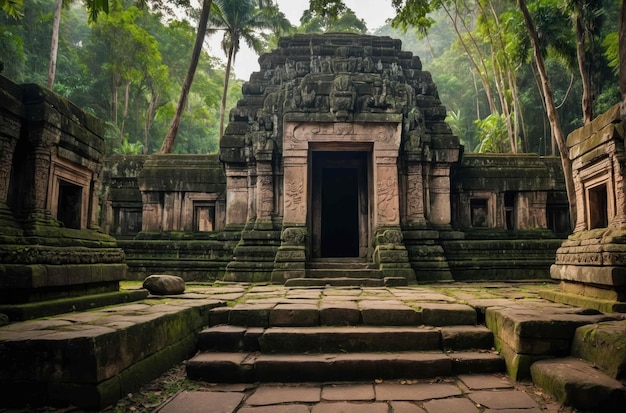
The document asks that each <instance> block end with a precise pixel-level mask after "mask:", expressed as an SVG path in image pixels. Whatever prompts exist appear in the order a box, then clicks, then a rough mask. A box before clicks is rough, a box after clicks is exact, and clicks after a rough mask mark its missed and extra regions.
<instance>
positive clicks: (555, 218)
mask: <svg viewBox="0 0 626 413" xmlns="http://www.w3.org/2000/svg"><path fill="white" fill-rule="evenodd" d="M546 215H547V216H546V221H547V224H548V228H549V229H550V230H552V232H554V233H555V234H567V233H569V232H570V221H569V204H568V202H567V197H565V196H564V195H557V194H555V193H552V192H550V193H548V199H547V203H546Z"/></svg>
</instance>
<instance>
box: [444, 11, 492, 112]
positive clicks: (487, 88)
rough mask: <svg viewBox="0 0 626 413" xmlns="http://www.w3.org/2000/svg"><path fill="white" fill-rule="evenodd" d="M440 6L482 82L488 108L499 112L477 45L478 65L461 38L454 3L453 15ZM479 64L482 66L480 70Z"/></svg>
mask: <svg viewBox="0 0 626 413" xmlns="http://www.w3.org/2000/svg"><path fill="white" fill-rule="evenodd" d="M442 8H443V10H444V11H445V13H446V14H447V15H448V18H449V19H450V21H451V22H452V26H453V27H454V31H455V32H456V37H457V40H458V41H459V43H461V46H462V47H463V50H465V54H466V55H467V57H468V58H469V60H470V62H471V63H472V65H473V66H474V68H475V69H476V73H477V74H478V77H479V78H480V81H481V83H482V84H483V89H485V94H486V95H487V102H488V103H489V109H490V111H491V113H500V111H499V110H498V107H497V106H496V101H495V98H494V97H493V93H492V91H491V82H490V81H489V78H488V77H487V68H486V67H485V62H484V58H483V56H482V53H480V49H478V46H476V48H477V49H478V56H479V57H480V59H481V62H480V63H481V65H479V64H478V62H477V61H476V59H475V58H474V55H472V53H471V51H470V49H469V45H468V44H467V42H466V41H465V39H464V38H463V35H462V33H461V30H460V29H459V24H458V21H457V19H458V10H457V9H456V5H455V11H456V12H457V13H455V15H454V16H452V13H451V12H450V10H449V9H448V8H447V7H446V6H445V4H443V3H442ZM465 30H466V32H468V33H469V30H468V29H467V27H465ZM474 45H476V43H475V42H474ZM480 66H482V70H481V67H480ZM479 119H480V118H479Z"/></svg>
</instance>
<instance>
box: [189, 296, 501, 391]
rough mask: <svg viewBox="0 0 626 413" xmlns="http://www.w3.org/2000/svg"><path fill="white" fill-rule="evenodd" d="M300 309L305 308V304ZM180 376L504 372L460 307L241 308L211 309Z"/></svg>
mask: <svg viewBox="0 0 626 413" xmlns="http://www.w3.org/2000/svg"><path fill="white" fill-rule="evenodd" d="M305 301H306V300H305ZM209 321H210V324H211V327H209V328H207V329H205V330H203V331H202V332H201V333H200V334H199V338H198V348H199V350H200V352H199V353H198V354H197V355H196V356H195V357H193V358H192V359H190V360H189V361H188V362H187V375H188V377H189V378H190V379H193V380H207V381H210V382H300V381H322V382H323V381H343V380H373V379H393V378H396V379H401V378H416V379H417V378H432V377H438V376H451V375H456V374H473V373H476V374H478V373H480V374H485V373H495V372H504V370H505V363H504V359H503V358H502V357H500V356H499V355H498V354H496V353H495V352H494V351H492V347H493V345H494V337H493V334H492V332H491V331H490V330H488V329H487V328H486V327H484V326H479V325H476V311H475V310H474V309H473V308H471V307H469V306H465V305H461V304H444V303H421V304H420V305H419V306H416V307H415V308H413V307H411V306H408V305H406V304H404V303H402V302H399V301H395V300H361V301H360V302H358V303H356V302H352V301H349V300H348V301H344V302H337V303H322V304H319V305H315V304H312V303H274V304H254V303H241V304H237V305H235V306H234V307H224V308H221V309H216V310H215V311H213V312H212V313H211V314H210V316H209Z"/></svg>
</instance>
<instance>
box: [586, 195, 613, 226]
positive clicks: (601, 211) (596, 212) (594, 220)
mask: <svg viewBox="0 0 626 413" xmlns="http://www.w3.org/2000/svg"><path fill="white" fill-rule="evenodd" d="M588 196H589V229H594V228H606V227H608V226H609V213H608V202H607V191H606V184H604V185H598V186H595V187H593V188H589V191H588Z"/></svg>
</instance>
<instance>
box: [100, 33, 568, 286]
mask: <svg viewBox="0 0 626 413" xmlns="http://www.w3.org/2000/svg"><path fill="white" fill-rule="evenodd" d="M259 62H260V66H261V69H260V71H258V72H256V73H253V74H252V76H251V78H250V81H249V82H248V83H245V84H244V86H243V98H242V99H241V100H240V101H239V102H238V104H237V107H236V108H234V109H233V110H232V111H231V113H230V122H229V125H228V127H227V129H226V132H225V135H224V138H223V140H222V142H221V148H220V155H219V160H218V159H217V158H216V157H213V156H204V157H203V156H196V155H193V156H191V155H189V156H182V155H167V156H161V155H157V156H151V157H149V158H147V159H144V158H143V157H113V158H112V159H111V160H110V162H109V168H108V170H107V182H109V185H107V187H108V190H107V193H106V194H105V202H104V204H103V216H104V217H105V221H106V223H105V224H104V225H105V228H107V229H108V230H109V231H110V232H111V233H112V234H114V235H115V236H116V237H118V239H119V242H120V246H122V247H123V248H124V250H125V252H126V254H127V262H128V264H129V267H130V272H131V276H133V277H137V278H141V277H145V276H146V275H149V274H150V273H154V272H170V273H175V274H179V275H183V276H184V277H185V278H187V279H192V278H198V279H202V278H204V279H215V278H224V279H226V280H231V281H272V282H276V283H287V284H290V285H295V284H300V285H302V284H304V285H310V284H311V283H314V280H313V278H315V277H321V278H325V279H324V280H321V281H318V282H324V283H325V282H330V281H333V280H332V279H333V278H337V277H345V274H346V273H347V272H348V271H346V269H350V270H352V273H351V276H352V277H355V278H357V279H358V280H354V279H353V280H346V281H345V282H346V283H350V282H353V283H354V282H357V283H367V282H368V281H367V280H369V279H372V278H376V279H378V281H380V282H383V281H386V283H387V284H388V285H389V284H396V283H398V284H404V283H407V282H414V281H416V280H418V281H428V280H431V281H432V280H453V279H477V278H478V279H488V278H491V279H495V278H498V279H512V278H517V279H519V278H526V279H528V278H546V277H547V276H548V268H549V265H550V263H552V262H553V259H554V251H555V250H556V248H557V247H558V245H559V244H560V238H558V236H556V235H555V233H559V232H561V230H562V229H563V227H567V222H565V224H563V223H562V222H561V221H562V217H563V216H566V215H567V214H566V212H567V202H566V199H565V196H564V186H563V181H562V177H561V172H560V169H559V163H558V160H557V159H554V158H540V157H538V156H535V155H520V156H503V155H499V156H484V155H472V156H465V157H463V156H462V148H461V147H460V145H459V141H458V138H457V137H456V136H454V135H453V134H452V132H451V130H450V128H449V127H448V125H447V124H446V123H445V122H444V119H445V116H446V109H445V107H444V106H442V105H441V102H440V101H439V98H438V96H437V90H436V87H435V85H434V83H433V81H432V78H431V75H430V73H428V72H425V71H423V70H422V67H421V63H420V60H419V58H418V57H417V56H413V55H412V54H411V53H410V52H404V51H402V50H401V42H400V41H398V40H393V39H391V38H388V37H375V36H359V35H354V34H327V35H297V36H295V37H291V38H284V39H281V41H280V43H279V47H278V48H277V49H276V50H274V51H273V52H272V53H269V54H266V55H263V56H261V58H260V59H259ZM220 161H221V162H220ZM203 217H205V218H203ZM140 221H141V222H140ZM205 221H206V222H207V224H206V225H205V224H201V223H202V222H205ZM124 223H127V224H124ZM139 228H141V231H139ZM565 232H567V230H565ZM192 240H193V242H192ZM492 249H496V250H498V251H500V252H505V254H498V255H497V256H494V254H492V253H491V251H492ZM203 251H205V252H204V253H203ZM520 263H524V265H520ZM334 281H335V282H337V280H334Z"/></svg>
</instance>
